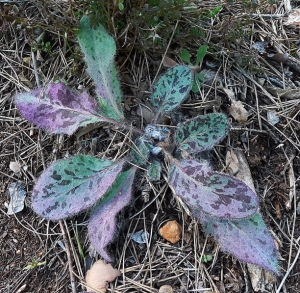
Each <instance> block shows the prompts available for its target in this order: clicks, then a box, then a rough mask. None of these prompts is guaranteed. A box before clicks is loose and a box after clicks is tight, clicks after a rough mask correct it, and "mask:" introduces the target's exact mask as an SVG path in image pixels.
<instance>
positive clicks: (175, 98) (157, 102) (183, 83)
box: [149, 65, 193, 117]
mask: <svg viewBox="0 0 300 293" xmlns="http://www.w3.org/2000/svg"><path fill="white" fill-rule="evenodd" d="M192 85H193V73H192V71H191V69H190V68H189V67H188V66H185V65H177V66H174V67H172V68H170V69H168V70H167V71H166V72H165V73H164V74H162V75H161V76H160V77H159V79H158V80H157V82H156V83H155V84H154V85H153V90H152V94H151V96H150V100H149V101H150V103H151V105H152V107H153V108H154V109H155V112H156V114H157V117H160V116H161V115H163V114H168V113H171V112H172V111H174V110H175V109H176V108H178V107H179V106H180V105H181V103H182V102H183V101H184V100H185V99H186V98H187V96H188V94H189V92H190V90H191V88H192Z"/></svg>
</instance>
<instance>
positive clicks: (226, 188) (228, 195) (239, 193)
mask: <svg viewBox="0 0 300 293" xmlns="http://www.w3.org/2000/svg"><path fill="white" fill-rule="evenodd" d="M172 163H173V164H172V165H171V167H170V170H169V183H170V185H171V187H172V188H173V190H174V192H175V194H176V195H178V196H180V197H181V198H183V199H184V200H185V201H186V202H187V204H189V205H190V207H191V209H192V211H193V212H195V211H197V210H200V211H203V212H206V213H208V214H211V215H213V216H215V217H219V218H228V219H239V218H245V217H249V216H251V215H253V214H254V213H255V211H256V210H257V208H258V201H257V198H256V195H255V193H254V192H253V191H252V190H251V189H250V187H248V186H247V185H246V184H245V183H244V182H242V181H241V180H238V179H235V178H233V177H230V176H228V175H226V174H222V173H217V172H213V171H211V169H210V167H209V165H208V163H202V164H201V163H198V162H197V161H193V160H182V161H180V162H179V161H177V160H175V159H174V160H173V161H172Z"/></svg>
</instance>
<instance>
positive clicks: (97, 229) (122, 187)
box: [88, 167, 137, 262]
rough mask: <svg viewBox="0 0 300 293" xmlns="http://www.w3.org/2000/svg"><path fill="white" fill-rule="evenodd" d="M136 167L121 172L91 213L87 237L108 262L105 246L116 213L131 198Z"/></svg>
mask: <svg viewBox="0 0 300 293" xmlns="http://www.w3.org/2000/svg"><path fill="white" fill-rule="evenodd" d="M136 170H137V168H136V167H132V168H131V169H129V170H128V171H126V172H122V173H121V174H120V176H119V177H118V178H117V180H116V181H115V183H114V184H113V186H112V187H111V189H110V190H109V191H108V192H107V194H106V195H105V197H104V198H103V199H102V200H101V201H100V203H99V204H97V206H96V207H95V209H94V210H93V211H92V213H91V218H90V221H89V225H88V231H89V238H90V241H91V243H92V244H93V246H94V247H95V249H96V250H97V252H98V253H99V254H100V255H101V256H102V257H103V258H104V259H105V260H106V261H108V262H111V261H112V257H111V256H109V255H108V253H107V251H106V249H105V248H106V246H107V245H108V244H109V243H110V242H111V241H112V240H113V237H114V233H115V230H116V215H117V213H118V212H119V211H121V209H123V208H124V207H125V206H126V205H127V204H128V203H129V201H130V199H131V191H132V183H133V180H134V175H135V172H136Z"/></svg>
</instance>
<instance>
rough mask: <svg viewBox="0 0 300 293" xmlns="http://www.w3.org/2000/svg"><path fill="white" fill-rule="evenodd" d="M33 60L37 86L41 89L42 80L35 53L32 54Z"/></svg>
mask: <svg viewBox="0 0 300 293" xmlns="http://www.w3.org/2000/svg"><path fill="white" fill-rule="evenodd" d="M31 58H32V63H33V69H34V76H35V80H36V84H37V86H38V87H41V82H40V78H39V75H38V71H37V62H36V58H35V55H34V52H31Z"/></svg>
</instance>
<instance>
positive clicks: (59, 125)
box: [15, 82, 103, 135]
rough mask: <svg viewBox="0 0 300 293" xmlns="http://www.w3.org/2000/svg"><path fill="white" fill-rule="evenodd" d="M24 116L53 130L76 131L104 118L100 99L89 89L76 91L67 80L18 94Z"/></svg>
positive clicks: (16, 101)
mask: <svg viewBox="0 0 300 293" xmlns="http://www.w3.org/2000/svg"><path fill="white" fill-rule="evenodd" d="M15 103H16V105H17V107H18V108H19V110H20V111H21V113H22V115H23V116H24V118H26V119H27V120H29V121H30V122H33V123H34V124H36V125H37V126H38V127H39V128H42V129H46V130H48V131H49V132H50V133H52V134H54V133H64V134H69V135H71V134H73V133H74V132H75V131H76V130H77V128H78V127H80V126H86V125H87V124H90V123H96V122H100V121H103V120H102V119H101V116H99V114H98V113H97V112H98V105H97V102H96V101H95V100H94V99H93V98H91V97H90V96H89V95H88V94H87V93H86V92H83V93H80V94H79V93H77V92H75V91H72V90H70V89H69V88H68V87H66V86H65V84H64V83H62V82H59V83H50V84H49V85H48V86H47V88H46V89H45V90H43V89H36V90H33V91H32V92H30V93H21V94H17V95H16V96H15Z"/></svg>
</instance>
